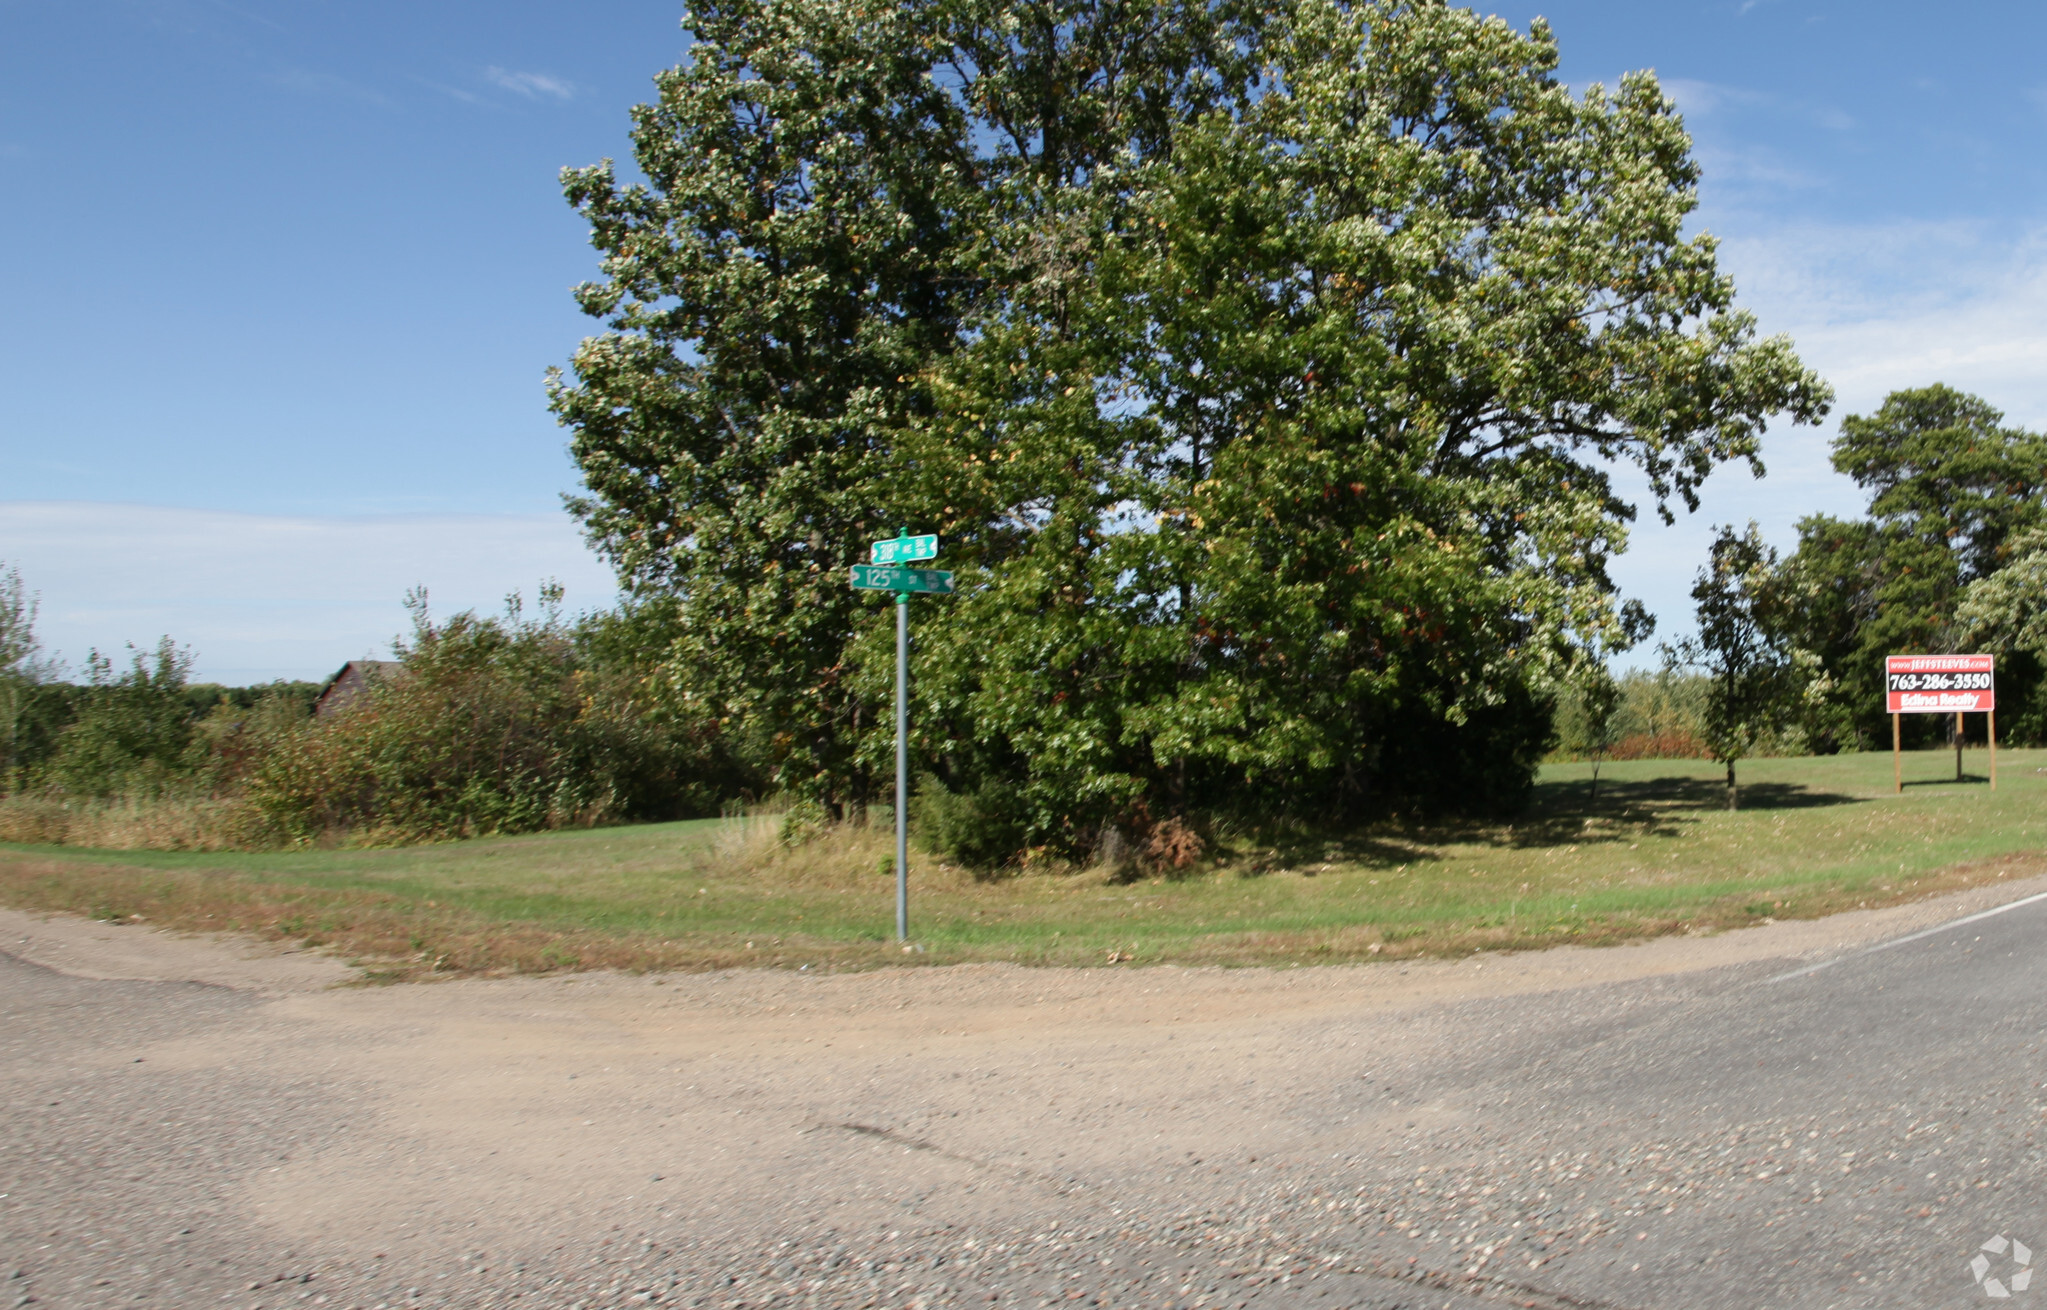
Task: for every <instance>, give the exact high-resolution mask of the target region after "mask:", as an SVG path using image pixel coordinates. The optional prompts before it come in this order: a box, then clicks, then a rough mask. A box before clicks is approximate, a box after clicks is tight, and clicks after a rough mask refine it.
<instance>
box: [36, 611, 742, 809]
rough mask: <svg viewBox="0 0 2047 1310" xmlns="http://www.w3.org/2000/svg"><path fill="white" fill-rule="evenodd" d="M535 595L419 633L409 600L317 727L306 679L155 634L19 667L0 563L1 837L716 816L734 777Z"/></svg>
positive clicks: (625, 652)
mask: <svg viewBox="0 0 2047 1310" xmlns="http://www.w3.org/2000/svg"><path fill="white" fill-rule="evenodd" d="M559 601H560V592H559V590H558V589H556V588H552V587H543V588H542V592H541V606H540V610H539V613H538V614H536V615H528V614H527V613H526V612H525V610H524V606H523V605H522V604H521V603H520V601H519V598H518V597H516V596H514V597H512V598H511V599H510V600H509V601H508V603H507V607H506V610H505V613H504V614H503V615H502V616H498V617H488V616H478V615H476V614H474V613H468V612H464V613H461V614H457V615H455V616H453V617H452V618H449V619H446V620H441V621H437V620H435V619H434V617H433V616H432V615H431V614H430V612H429V610H428V608H427V604H426V599H425V597H424V596H423V595H415V596H414V597H412V598H411V600H410V608H411V610H412V617H413V629H412V632H411V634H410V636H409V637H408V638H406V639H405V640H403V641H401V642H399V643H398V644H397V648H396V650H395V652H394V653H395V654H396V655H397V657H398V658H397V660H396V662H395V670H394V671H393V672H391V673H389V674H388V675H387V676H383V677H379V678H376V679H374V680H372V682H371V683H370V685H368V686H367V687H365V688H364V689H363V691H362V692H361V693H360V694H359V695H357V696H356V697H355V698H354V699H353V700H352V701H351V702H350V703H349V705H348V707H347V709H346V710H345V711H343V712H339V713H335V714H332V715H330V716H326V717H320V718H315V717H314V715H313V713H312V710H313V705H314V701H315V698H316V697H317V696H318V694H319V692H320V690H321V688H320V685H319V684H317V683H309V682H275V683H270V684H267V685H264V686H259V687H223V686H218V685H214V684H210V683H194V682H192V681H191V680H190V670H191V656H190V653H189V652H187V651H184V650H182V649H180V648H179V647H177V646H176V645H175V644H174V643H173V642H172V641H171V640H170V639H169V638H168V637H166V638H165V639H163V640H162V641H161V642H160V643H159V644H158V645H157V646H156V647H155V648H153V649H151V650H131V651H130V652H129V658H128V661H127V662H126V664H125V665H119V664H116V663H115V661H114V660H113V659H111V658H110V657H107V656H104V655H101V654H99V653H98V652H94V653H93V654H92V655H91V656H90V657H89V658H88V660H87V662H86V667H85V668H84V669H83V670H82V671H81V672H82V674H83V677H82V679H81V680H79V681H75V682H74V681H67V680H64V679H62V678H61V677H60V676H59V674H60V673H61V672H62V671H61V670H59V669H58V668H56V667H55V666H54V665H52V664H51V663H50V662H48V661H46V660H43V659H41V658H40V656H39V651H38V649H37V643H36V641H35V636H34V626H33V625H34V618H35V611H34V601H33V597H32V596H30V595H28V594H27V593H26V591H25V589H24V587H23V585H22V581H21V578H20V575H19V573H18V572H16V571H14V570H8V571H6V572H4V573H0V714H4V715H5V718H4V720H0V727H4V728H5V732H4V737H0V741H4V746H5V754H4V756H0V840H17V841H58V842H63V841H78V842H102V843H107V844H121V845H131V844H132V845H171V846H178V845H191V844H199V845H207V846H238V845H239V846H268V845H299V844H309V843H319V842H332V841H350V842H355V843H389V842H408V841H422V840H433V839H439V838H449V837H467V836H478V835H485V834H491V833H510V832H529V831H535V830H539V829H545V828H555V827H566V826H589V825H592V824H598V823H615V822H623V821H630V820H636V819H664V818H677V817H687V816H691V815H696V814H703V813H715V812H716V810H717V808H718V805H719V804H720V802H721V801H722V800H724V799H727V798H729V797H732V796H735V795H739V794H742V793H744V791H745V789H746V785H747V779H746V778H745V777H744V776H743V775H742V774H741V772H740V771H739V770H737V769H736V768H733V767H731V766H729V765H725V764H723V762H722V761H721V760H720V759H719V758H718V757H717V756H716V754H715V752H714V751H711V750H708V749H705V748H704V747H703V745H702V744H701V743H699V742H698V741H696V740H695V739H694V738H692V737H691V736H690V734H689V729H688V728H687V726H686V725H684V724H682V723H681V722H680V721H679V720H678V719H677V718H676V716H675V715H673V714H671V713H669V712H667V710H666V709H665V708H664V706H665V705H666V704H667V700H668V698H667V697H666V696H665V694H664V693H663V691H662V688H661V675H660V672H659V671H658V670H655V669H650V668H649V667H648V666H647V665H646V663H645V662H644V661H643V660H639V659H638V658H637V657H636V656H635V655H634V654H633V648H632V647H630V646H629V645H628V644H627V643H625V642H623V641H622V640H621V636H620V634H621V633H623V632H628V631H630V632H631V633H632V634H633V635H634V638H635V639H636V640H637V639H639V638H640V637H641V636H643V634H644V625H643V624H642V623H637V622H635V617H634V616H633V615H632V614H631V613H630V612H629V611H628V612H611V613H601V614H596V615H590V616H585V617H583V618H581V619H579V620H575V621H569V620H567V619H565V618H564V617H563V615H562V614H561V612H560V609H559Z"/></svg>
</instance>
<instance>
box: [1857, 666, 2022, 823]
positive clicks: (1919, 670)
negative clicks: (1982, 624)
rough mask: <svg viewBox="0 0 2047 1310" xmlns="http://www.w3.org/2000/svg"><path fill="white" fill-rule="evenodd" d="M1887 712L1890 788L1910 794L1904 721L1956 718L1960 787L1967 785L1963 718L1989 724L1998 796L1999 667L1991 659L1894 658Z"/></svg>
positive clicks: (1887, 679) (1888, 670) (1888, 671)
mask: <svg viewBox="0 0 2047 1310" xmlns="http://www.w3.org/2000/svg"><path fill="white" fill-rule="evenodd" d="M1884 708H1885V709H1886V710H1888V711H1890V715H1891V782H1892V785H1893V786H1894V787H1896V789H1897V790H1898V791H1900V792H1902V791H1904V790H1905V764H1904V760H1905V754H1904V731H1903V722H1904V716H1905V715H1907V714H1953V715H1954V716H1955V781H1956V782H1960V781H1961V780H1962V715H1963V714H1966V713H1977V712H1980V713H1982V714H1984V715H1986V716H1988V719H1989V728H1990V789H1991V790H1992V791H1996V790H1997V661H1996V657H1995V656H1991V655H1889V656H1886V657H1885V658H1884Z"/></svg>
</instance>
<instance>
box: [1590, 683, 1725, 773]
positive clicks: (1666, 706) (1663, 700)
mask: <svg viewBox="0 0 2047 1310" xmlns="http://www.w3.org/2000/svg"><path fill="white" fill-rule="evenodd" d="M1612 684H1613V688H1614V697H1615V702H1614V707H1613V710H1612V711H1611V717H1610V718H1609V720H1608V724H1607V731H1606V732H1605V733H1603V734H1602V733H1600V732H1599V731H1598V729H1597V725H1596V723H1595V722H1594V712H1595V710H1596V708H1597V707H1594V706H1591V705H1588V701H1590V700H1591V697H1590V696H1589V695H1588V688H1587V686H1586V680H1574V681H1573V682H1572V683H1570V684H1569V685H1567V686H1566V687H1565V688H1564V691H1563V694H1562V695H1560V696H1559V697H1558V698H1557V715H1556V730H1557V743H1556V756H1557V757H1559V758H1562V759H1571V760H1591V759H1595V758H1597V757H1598V756H1600V755H1602V754H1604V755H1607V756H1609V757H1611V758H1614V759H1647V758H1655V759H1668V758H1684V757H1687V756H1694V755H1703V754H1704V753H1705V748H1704V746H1703V744H1702V738H1703V734H1704V733H1705V717H1706V679H1705V678H1704V677H1703V676H1702V675H1700V674H1697V673H1687V672H1684V671H1683V670H1681V669H1677V668H1673V667H1670V666H1669V665H1666V666H1665V667H1663V668H1660V669H1657V670H1654V671H1650V670H1646V669H1631V670H1629V671H1628V672H1626V673H1624V674H1622V675H1621V676H1619V677H1618V678H1613V679H1612Z"/></svg>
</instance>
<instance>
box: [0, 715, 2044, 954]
mask: <svg viewBox="0 0 2047 1310" xmlns="http://www.w3.org/2000/svg"><path fill="white" fill-rule="evenodd" d="M1999 763H2000V766H2001V767H2000V769H1999V780H1998V781H1999V786H1998V789H1997V790H1996V791H1995V792H1993V791H1991V790H1990V789H1989V787H1987V786H1986V785H1984V779H1983V772H1984V766H1985V758H1984V754H1983V752H1981V751H1971V752H1969V755H1968V759H1967V766H1968V771H1969V775H1970V778H1969V780H1968V781H1965V782H1962V783H1957V782H1956V781H1955V780H1954V756H1953V754H1952V753H1947V752H1923V753H1914V754H1910V755H1908V756H1907V757H1906V761H1905V771H1906V779H1907V784H1908V785H1907V787H1906V789H1905V791H1904V794H1903V795H1897V794H1894V793H1893V791H1892V785H1891V760H1890V757H1889V756H1887V755H1881V754H1872V755H1851V756H1838V757H1833V758H1822V759H1781V760H1777V759H1773V760H1752V761H1748V762H1745V763H1744V764H1743V765H1742V766H1741V779H1742V784H1743V785H1742V801H1743V808H1742V809H1741V810H1740V811H1739V812H1737V813H1733V814H1729V813H1727V812H1726V811H1725V810H1724V809H1723V808H1721V807H1722V806H1723V804H1724V793H1723V791H1722V788H1721V784H1720V772H1719V770H1718V769H1717V767H1716V766H1714V765H1711V764H1708V763H1702V762H1698V761H1690V760H1686V761H1634V762H1629V763H1622V764H1608V765H1607V766H1605V768H1604V769H1602V770H1601V781H1600V791H1599V796H1598V800H1597V802H1596V803H1593V802H1592V801H1591V799H1590V797H1589V795H1588V792H1589V785H1588V780H1589V777H1590V773H1591V770H1590V768H1589V767H1588V766H1586V765H1582V764H1560V765H1552V766H1548V767H1546V768H1545V769H1544V770H1543V773H1542V777H1541V781H1540V785H1539V788H1538V795H1537V802H1536V805H1535V806H1534V808H1533V809H1532V810H1531V811H1530V812H1529V813H1528V814H1527V815H1525V816H1524V817H1523V818H1522V819H1521V820H1520V821H1518V822H1515V823H1513V824H1511V825H1509V824H1456V825H1438V826H1428V827H1416V826H1400V825H1382V826H1376V827H1373V828H1370V829H1366V830H1362V831H1358V832H1353V833H1347V834H1336V835H1329V836H1327V837H1322V836H1316V837H1312V838H1309V837H1297V838H1293V839H1288V840H1284V841H1279V842H1277V843H1275V842H1274V841H1272V840H1270V839H1267V840H1265V841H1254V840H1252V839H1249V838H1241V837H1240V838H1227V837H1225V838H1223V839H1221V840H1219V841H1218V843H1217V859H1216V862H1215V863H1214V864H1213V865H1212V866H1210V867H1206V868H1204V869H1202V870H1200V871H1198V872H1197V873H1196V875H1195V876H1190V877H1187V878H1183V879H1179V880H1172V881H1166V880H1139V881H1135V882H1128V883H1118V882H1114V881H1111V880H1110V879H1109V878H1107V877H1105V876H1104V875H1103V874H1102V873H1100V872H1065V873H1038V874H1025V875H1018V876H1012V877H1005V878H999V879H976V878H974V877H972V876H970V875H968V874H966V873H964V872H962V871H958V870H953V869H948V868H945V867H944V866H942V865H938V864H936V863H934V862H933V861H931V860H928V859H923V860H919V859H916V858H915V857H914V856H913V874H912V898H911V926H912V936H913V939H914V940H915V942H916V943H917V946H918V948H919V949H917V950H915V951H913V952H912V953H910V954H907V955H906V954H904V953H903V951H902V949H901V948H900V947H899V946H898V945H896V943H894V942H893V941H892V940H890V938H891V936H892V933H893V899H892V891H893V882H892V879H891V878H890V877H889V876H887V874H886V873H885V872H884V868H885V865H886V863H887V860H888V852H889V850H890V838H889V836H888V834H886V833H884V832H880V831H869V830H840V831H838V832H836V833H832V834H829V835H827V836H826V837H824V838H821V839H819V840H817V841H814V842H812V843H811V844H809V845H807V846H804V847H802V848H800V849H797V850H794V851H791V850H787V849H785V848H783V847H782V846H781V845H780V843H779V842H778V841H777V840H776V836H775V828H774V824H773V821H772V820H764V819H755V820H703V821H699V822H693V823H674V824H658V825H649V826H644V827H633V828H611V829H600V830H595V831H585V832H572V833H556V834H548V835H544V836H535V837H521V838H509V839H501V840H485V841H474V842H464V843H451V844H447V845H441V846H428V847H413V848H406V849H397V850H335V851H306V852H294V853H282V854H279V853H272V854H218V853H207V854H175V853H163V852H147V851H88V850H78V849H74V848H68V847H49V846H21V845H8V846H0V902H4V903H6V904H9V905H13V906H16V907H19V908H27V909H48V910H69V911H76V912H82V913H89V914H92V915H94V916H96V917H100V918H107V919H116V918H118V919H127V920H130V921H133V920H135V919H140V920H142V921H145V922H150V923H155V924H159V925H164V926H170V927H177V928H193V929H229V930H235V931H242V932H249V933H255V934H259V935H263V936H267V937H273V938H292V939H298V940H303V941H307V942H311V943H315V944H322V945H326V946H329V947H331V948H333V949H335V950H336V951H338V952H340V953H341V954H343V955H345V956H348V957H350V958H353V959H357V960H361V961H363V962H365V963H366V964H368V965H370V966H371V967H372V969H373V972H374V973H375V975H376V976H381V977H388V978H397V977H408V976H418V975H424V974H431V973H478V972H498V971H544V970H552V969H570V968H591V967H611V968H627V969H670V968H675V969H693V968H694V969H700V968H718V967H727V966H734V965H773V966H781V967H790V968H794V967H800V966H804V965H808V966H812V967H821V968H849V967H869V966H873V965H877V964H882V963H904V962H914V963H920V964H922V963H950V962H956V961H962V960H1012V961H1018V962H1023V963H1043V964H1101V963H1105V962H1114V963H1123V962H1135V963H1139V964H1143V963H1157V962H1163V961H1176V962H1182V963H1231V964H1271V963H1311V962H1312V963H1323V962H1330V961H1337V960H1354V959H1389V958H1402V957H1408V956H1414V955H1422V954H1449V953H1459V952H1469V951H1472V950H1479V949H1525V948H1533V947H1540V946H1545V945H1553V944H1556V943H1559V942H1570V941H1575V942H1614V941H1621V940H1626V939H1630V938H1639V937H1643V936H1651V935H1656V934H1660V933H1669V932H1682V931H1702V930H1711V929H1715V928H1721V927H1728V926H1735V925H1740V924H1745V923H1752V922H1756V921H1758V920H1760V919H1763V918H1766V917H1775V918H1786V917H1808V916H1813V915H1819V914H1825V913H1829V912H1832V911H1835V910H1839V909H1845V908H1853V907H1856V906H1859V905H1880V904H1888V903H1894V902H1898V901H1903V900H1909V899H1913V898H1916V897H1920V896H1924V895H1928V894H1931V893H1933V892H1937V891H1943V890H1948V889H1952V888H1957V887H1962V886H1968V885H1972V884H1975V883H1980V882H1984V881H1990V880H1994V879H1996V878H2000V877H2006V876H2017V875H2018V874H2019V873H2023V872H2031V871H2033V870H2034V869H2035V868H2036V867H2047V865H2043V864H2042V863H2041V861H2039V860H2036V859H2035V858H2034V857H2035V856H2036V854H2038V853H2040V852H2042V851H2043V850H2047V751H2003V752H2000V753H1999Z"/></svg>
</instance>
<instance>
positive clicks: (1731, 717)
mask: <svg viewBox="0 0 2047 1310" xmlns="http://www.w3.org/2000/svg"><path fill="white" fill-rule="evenodd" d="M1777 565H1778V561H1777V552H1776V551H1774V550H1772V549H1771V548H1770V547H1769V546H1767V545H1765V544H1764V542H1763V536H1762V531H1761V530H1760V529H1759V528H1757V526H1756V525H1755V524H1754V523H1753V522H1751V523H1750V524H1749V525H1748V530H1747V531H1746V532H1741V533H1737V532H1736V531H1735V530H1734V529H1733V528H1731V527H1723V528H1721V529H1720V530H1719V532H1718V534H1717V535H1716V536H1715V537H1714V539H1713V549H1712V555H1711V558H1710V560H1709V562H1708V563H1707V566H1706V567H1705V568H1703V569H1701V570H1700V571H1699V576H1698V580H1697V581H1696V582H1695V583H1694V584H1693V585H1692V599H1693V600H1694V601H1695V602H1697V605H1698V623H1699V629H1698V633H1697V635H1695V636H1692V637H1688V638H1686V639H1685V640H1683V641H1681V642H1679V643H1677V644H1676V645H1675V646H1673V647H1670V648H1669V659H1670V660H1671V662H1672V663H1673V664H1678V665H1684V666H1689V667H1691V668H1695V669H1697V670H1699V671H1700V672H1702V673H1703V674H1704V675H1705V679H1706V684H1705V692H1706V695H1705V713H1704V715H1703V716H1702V718H1701V722H1700V726H1701V727H1702V728H1703V729H1704V731H1703V733H1702V735H1703V737H1704V739H1705V743H1706V746H1707V749H1709V750H1710V751H1712V753H1713V758H1714V759H1716V760H1719V761H1720V762H1721V763H1723V764H1725V765H1726V766H1727V808H1728V809H1730V810H1731V809H1734V808H1735V805H1736V800H1737V796H1738V793H1737V791H1736V787H1735V777H1734V765H1735V761H1737V760H1739V759H1741V758H1742V756H1744V755H1747V754H1748V753H1749V752H1750V751H1752V750H1754V749H1755V747H1756V746H1757V744H1758V743H1760V742H1762V741H1763V740H1765V739H1766V738H1767V737H1768V736H1769V735H1770V734H1771V733H1772V732H1774V731H1775V730H1776V729H1777V728H1778V725H1779V724H1781V723H1782V721H1783V719H1784V716H1785V711H1786V709H1787V707H1788V706H1789V705H1790V704H1792V703H1793V700H1794V698H1795V697H1796V696H1797V695H1798V694H1799V692H1800V691H1801V690H1802V686H1803V684H1802V680H1801V673H1802V666H1801V662H1800V661H1799V660H1798V659H1797V658H1796V657H1795V655H1794V652H1793V650H1792V648H1791V646H1790V644H1789V642H1788V640H1787V639H1786V638H1785V637H1784V635H1783V624H1782V621H1781V618H1780V607H1781V605H1782V599H1781V588H1780V586H1779V577H1778V567H1777Z"/></svg>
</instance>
